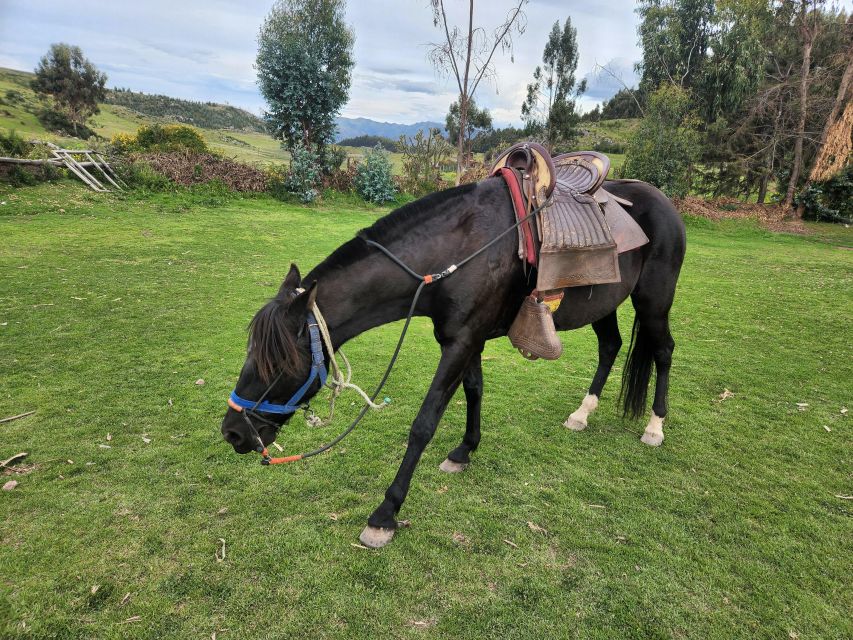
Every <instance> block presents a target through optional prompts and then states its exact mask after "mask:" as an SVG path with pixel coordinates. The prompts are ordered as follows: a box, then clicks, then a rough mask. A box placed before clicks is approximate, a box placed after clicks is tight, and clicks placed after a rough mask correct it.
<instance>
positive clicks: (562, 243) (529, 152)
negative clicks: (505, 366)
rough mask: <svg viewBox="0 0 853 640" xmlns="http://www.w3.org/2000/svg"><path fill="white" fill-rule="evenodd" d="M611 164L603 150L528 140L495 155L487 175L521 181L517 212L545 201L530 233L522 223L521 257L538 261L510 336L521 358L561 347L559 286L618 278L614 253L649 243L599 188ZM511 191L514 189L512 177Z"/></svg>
mask: <svg viewBox="0 0 853 640" xmlns="http://www.w3.org/2000/svg"><path fill="white" fill-rule="evenodd" d="M609 170H610V159H609V158H608V157H607V156H605V155H604V154H602V153H598V152H595V151H577V152H572V153H564V154H561V155H558V156H555V157H554V158H552V157H551V155H550V154H549V153H548V151H547V150H546V149H545V148H544V147H543V146H541V145H539V144H536V143H533V142H522V143H519V144H516V145H514V146H512V147H510V148H509V149H507V150H506V151H505V152H504V153H503V154H501V155H500V156H498V159H497V160H496V161H495V164H494V166H493V168H492V171H491V175H502V176H503V177H504V179H505V180H507V182H508V183H510V181H511V180H517V181H518V182H519V185H520V187H521V188H520V191H521V193H522V194H523V200H522V201H521V202H519V201H518V198H516V197H515V196H514V197H513V205H514V207H515V209H516V215H517V217H518V218H519V219H520V218H521V217H523V216H524V215H526V214H527V213H529V212H530V211H532V210H533V209H534V207H537V206H541V205H543V204H545V203H547V205H546V206H544V207H543V208H542V210H541V211H540V212H539V213H538V214H537V215H536V216H535V218H536V225H535V226H536V232H535V234H534V232H533V229H532V226H531V225H528V224H525V225H522V226H520V227H519V257H520V258H521V259H522V260H526V261H527V262H529V263H530V264H532V265H534V266H535V267H536V269H537V276H536V289H535V290H534V291H533V292H532V294H531V295H530V296H528V297H527V298H526V299H525V301H524V304H523V305H522V307H521V309H520V310H519V313H518V315H517V317H516V319H515V322H513V325H512V327H511V328H510V331H509V334H508V335H509V338H510V341H511V342H512V344H513V345H514V346H515V347H517V348H518V349H519V351H521V353H522V355H524V356H525V357H526V358H529V359H536V358H537V357H542V358H546V359H550V360H553V359H556V358H558V357H559V356H560V354H561V353H562V343H561V342H560V340H559V337H558V336H557V332H556V329H555V328H554V321H553V317H552V313H553V312H554V311H556V310H557V308H558V307H559V305H560V302H561V301H562V298H563V291H562V290H563V289H564V288H566V287H578V286H585V285H596V284H607V283H614V282H620V280H621V277H620V273H619V254H620V253H624V252H625V251H630V250H632V249H636V248H638V247H640V246H642V245H644V244H646V243H647V242H648V238H647V237H646V235H645V233H643V230H642V229H641V228H640V226H639V225H638V224H637V223H636V222H635V221H634V219H633V218H632V217H631V216H630V215H629V214H628V213H627V212H626V211H625V209H623V205H624V206H631V203H630V202H629V201H627V200H623V199H621V198H617V197H616V196H614V195H613V194H610V193H608V192H607V191H605V190H604V189H603V188H602V185H603V184H604V181H605V179H606V178H607V173H608V172H609ZM510 192H511V193H515V190H514V188H513V185H512V184H510ZM549 198H550V199H549ZM534 235H535V237H534ZM531 254H532V255H531Z"/></svg>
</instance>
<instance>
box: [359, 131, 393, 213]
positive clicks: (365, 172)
mask: <svg viewBox="0 0 853 640" xmlns="http://www.w3.org/2000/svg"><path fill="white" fill-rule="evenodd" d="M355 188H356V191H358V193H359V195H361V197H362V198H364V199H365V200H367V201H368V202H373V203H375V204H382V203H383V202H388V201H390V200H393V199H394V193H395V191H396V189H395V187H394V179H393V178H392V177H391V161H390V160H388V154H387V153H386V152H385V151H384V150H383V149H382V147H381V146H380V145H376V146H375V147H373V149H371V150H370V151H369V152H368V153H367V155H366V156H365V158H364V162H363V163H361V164H359V165H358V168H357V169H356V172H355Z"/></svg>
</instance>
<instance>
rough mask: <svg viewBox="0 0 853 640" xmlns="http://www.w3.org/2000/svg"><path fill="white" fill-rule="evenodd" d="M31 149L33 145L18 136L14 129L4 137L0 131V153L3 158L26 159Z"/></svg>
mask: <svg viewBox="0 0 853 640" xmlns="http://www.w3.org/2000/svg"><path fill="white" fill-rule="evenodd" d="M32 149H33V145H31V144H30V143H29V142H27V141H26V140H24V139H23V138H22V137H21V136H19V135H18V133H17V132H16V131H15V130H14V129H12V130H11V131H10V132H9V133H7V134H5V135H4V134H3V132H2V131H0V153H2V154H3V155H4V156H7V157H10V158H26V157H27V156H28V155H29V154H30V151H32Z"/></svg>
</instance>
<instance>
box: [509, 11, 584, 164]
mask: <svg viewBox="0 0 853 640" xmlns="http://www.w3.org/2000/svg"><path fill="white" fill-rule="evenodd" d="M577 35H578V34H577V29H575V27H573V26H572V19H571V18H566V22H565V24H564V25H563V28H562V29H561V28H560V21H559V20H557V21H556V22H555V23H554V26H553V27H551V32H550V33H549V34H548V42H547V43H546V44H545V50H544V52H543V53H542V66H541V67H538V66H537V67H536V70H535V71H534V72H533V82H532V83H531V84H529V85H527V98H526V99H525V101H524V104H523V105H521V118H522V120H524V121H525V123H526V124H527V128H528V130H529V131H530V132H541V133H542V134H544V137H545V141H546V144H547V146H548V148H549V149H552V150H553V148H554V146H555V145H557V144H559V143H561V142H563V143H569V142H571V141H572V140H574V138H575V137H576V136H577V132H576V130H575V125H576V124H577V122H578V120H579V115H578V113H577V111H576V109H575V100H574V98H576V97H578V96H580V95H581V94H582V93H583V92H584V91H586V80H582V81H581V82H580V84H577V83H576V80H575V71H576V70H577V68H578V43H577Z"/></svg>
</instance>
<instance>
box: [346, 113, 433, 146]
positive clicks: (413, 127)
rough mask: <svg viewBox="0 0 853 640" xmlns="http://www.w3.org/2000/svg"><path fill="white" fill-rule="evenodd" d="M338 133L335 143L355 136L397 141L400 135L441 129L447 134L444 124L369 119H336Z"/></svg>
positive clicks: (411, 134) (412, 134)
mask: <svg viewBox="0 0 853 640" xmlns="http://www.w3.org/2000/svg"><path fill="white" fill-rule="evenodd" d="M335 123H336V124H337V125H338V133H337V135H336V136H335V142H340V141H341V140H346V139H347V138H355V137H357V136H382V137H384V138H390V139H391V140H397V138H399V137H400V136H402V135H406V136H414V135H416V134H417V133H418V131H423V132H425V133H426V132H428V131H429V130H430V129H441V131H442V133H445V134H446V133H447V131H446V130H445V128H444V123H441V122H431V121H426V120H425V121H423V122H416V123H414V124H398V123H396V122H377V121H376V120H371V119H369V118H336V119H335Z"/></svg>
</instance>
